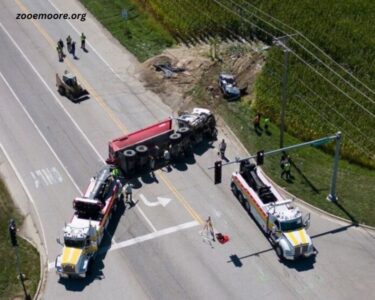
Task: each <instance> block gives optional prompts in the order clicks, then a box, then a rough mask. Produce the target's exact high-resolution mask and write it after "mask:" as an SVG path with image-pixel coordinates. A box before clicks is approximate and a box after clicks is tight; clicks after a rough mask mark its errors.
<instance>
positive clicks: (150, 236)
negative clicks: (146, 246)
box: [109, 220, 199, 251]
mask: <svg viewBox="0 0 375 300" xmlns="http://www.w3.org/2000/svg"><path fill="white" fill-rule="evenodd" d="M197 225H199V223H198V221H195V220H194V221H191V222H187V223H184V224H180V225H177V226H173V227H169V228H165V229H162V230H159V231H155V232H152V233H149V234H146V235H142V236H139V237H136V238H133V239H130V240H126V241H123V242H120V243H117V244H116V245H113V246H112V247H111V248H110V249H109V251H113V250H117V249H121V248H124V247H129V246H132V245H135V244H138V243H142V242H145V241H148V240H152V239H154V238H157V237H161V236H163V235H167V234H170V233H173V232H177V231H180V230H183V229H187V228H191V227H194V226H197Z"/></svg>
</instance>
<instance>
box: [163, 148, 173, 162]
mask: <svg viewBox="0 0 375 300" xmlns="http://www.w3.org/2000/svg"><path fill="white" fill-rule="evenodd" d="M163 157H164V160H165V163H166V164H167V165H169V161H170V160H171V154H170V153H169V151H168V149H165V150H164V154H163Z"/></svg>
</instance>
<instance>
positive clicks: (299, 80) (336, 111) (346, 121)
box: [269, 57, 374, 143]
mask: <svg viewBox="0 0 375 300" xmlns="http://www.w3.org/2000/svg"><path fill="white" fill-rule="evenodd" d="M269 59H270V60H271V61H272V62H273V63H275V64H277V65H279V66H283V64H282V63H280V62H279V61H277V60H275V59H273V58H270V57H269ZM297 81H298V82H299V83H301V84H302V85H303V86H304V87H305V88H306V89H308V90H309V91H310V92H311V93H312V94H314V95H315V96H316V97H318V98H319V99H320V100H321V101H323V102H324V103H325V104H326V105H327V106H328V107H329V108H330V109H331V110H332V111H334V112H335V113H336V114H338V115H339V116H340V117H341V118H342V119H343V120H344V121H345V123H346V124H349V125H350V126H352V127H353V128H354V129H355V130H356V131H358V133H359V134H361V135H362V136H363V137H365V138H366V139H367V140H370V141H371V143H374V140H373V139H371V138H369V136H367V135H364V133H363V132H362V130H361V129H360V128H359V127H357V126H355V125H354V124H353V123H352V122H350V121H348V120H347V119H346V118H345V116H344V115H343V114H342V113H340V112H339V111H338V110H337V109H335V108H334V107H333V105H331V104H330V103H329V102H328V101H326V100H325V99H324V98H323V97H322V96H321V95H319V94H318V93H317V92H316V91H314V90H313V89H312V88H311V87H309V86H308V85H307V84H306V83H305V82H304V81H303V80H301V79H299V78H298V79H297ZM292 83H295V81H293V82H292Z"/></svg>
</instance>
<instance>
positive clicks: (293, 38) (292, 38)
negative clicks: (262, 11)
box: [229, 0, 375, 104]
mask: <svg viewBox="0 0 375 300" xmlns="http://www.w3.org/2000/svg"><path fill="white" fill-rule="evenodd" d="M229 1H230V2H231V3H233V4H234V5H236V6H237V7H239V8H241V9H244V7H243V6H241V5H240V4H238V3H236V2H234V1H233V0H229ZM252 16H254V17H256V18H258V19H259V20H261V21H262V22H264V23H266V24H268V25H269V26H271V27H273V28H274V29H276V30H278V31H280V32H281V33H282V34H285V35H290V34H289V33H287V32H285V31H283V30H281V29H280V28H278V27H277V26H275V25H273V24H272V23H270V22H268V21H266V20H264V19H262V18H261V17H259V16H257V15H255V14H254V13H252ZM272 18H273V19H275V18H274V17H272ZM280 22H281V21H280ZM281 23H282V22H281ZM290 28H291V27H290ZM291 29H292V30H293V31H294V32H295V33H296V34H298V35H299V36H302V37H303V38H304V39H305V40H307V41H308V42H309V43H310V44H312V45H313V46H314V47H315V48H318V49H319V51H320V52H322V53H324V55H325V56H326V57H328V58H330V59H331V60H332V61H334V60H333V59H332V58H331V57H330V56H329V55H328V54H326V53H325V52H324V51H323V50H321V49H320V48H319V47H317V46H316V45H315V44H314V43H312V42H311V41H310V40H308V39H307V38H306V37H305V36H304V35H302V34H301V33H300V32H298V31H297V30H295V29H294V28H291ZM291 40H293V41H294V42H295V43H296V44H298V45H299V46H300V47H301V48H302V49H303V50H305V51H306V52H307V53H309V54H310V56H312V57H313V58H314V59H316V60H317V61H319V62H320V63H321V64H322V65H323V66H325V67H326V68H327V69H329V70H330V71H331V72H333V73H334V74H335V75H336V76H337V77H339V78H340V79H341V80H342V81H344V82H345V83H346V84H348V85H349V86H350V87H351V88H353V89H354V90H356V91H357V92H358V93H359V94H361V95H362V96H363V97H365V98H366V99H368V100H369V101H370V102H371V103H374V104H375V101H374V100H373V99H371V98H370V97H368V96H367V95H366V94H365V93H363V92H362V91H361V90H359V89H358V88H357V87H355V86H354V85H352V84H351V83H350V82H349V81H347V80H346V79H345V78H344V77H342V76H341V75H340V74H339V73H337V72H336V71H335V70H333V69H332V68H331V67H330V66H329V65H328V64H326V63H324V62H323V61H322V60H321V59H320V58H319V57H317V56H316V55H315V54H314V53H312V52H311V51H310V50H309V49H307V48H306V47H305V46H304V45H302V44H301V43H300V42H299V41H298V40H297V39H296V38H295V37H291ZM334 62H335V61H334ZM335 63H336V64H337V65H338V66H340V68H341V69H342V70H344V71H345V72H346V73H347V74H349V75H351V74H350V73H349V72H348V71H347V70H346V69H345V68H343V67H342V66H341V65H340V64H338V63H337V62H335ZM351 76H352V77H353V78H355V79H356V80H357V81H359V82H360V83H361V84H362V85H364V86H365V87H366V88H367V89H369V90H370V91H371V92H372V93H375V92H374V91H373V90H371V89H370V88H368V87H367V86H366V85H365V84H364V83H362V82H361V81H360V80H359V79H357V78H356V77H355V76H353V75H351Z"/></svg>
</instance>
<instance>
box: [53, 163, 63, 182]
mask: <svg viewBox="0 0 375 300" xmlns="http://www.w3.org/2000/svg"><path fill="white" fill-rule="evenodd" d="M51 171H52V173H53V174H54V175H53V176H54V177H55V178H56V179H57V181H58V182H63V178H62V176H61V174H60V173H59V171H58V170H57V169H56V168H55V167H53V168H51Z"/></svg>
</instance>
